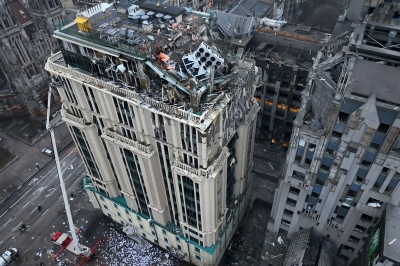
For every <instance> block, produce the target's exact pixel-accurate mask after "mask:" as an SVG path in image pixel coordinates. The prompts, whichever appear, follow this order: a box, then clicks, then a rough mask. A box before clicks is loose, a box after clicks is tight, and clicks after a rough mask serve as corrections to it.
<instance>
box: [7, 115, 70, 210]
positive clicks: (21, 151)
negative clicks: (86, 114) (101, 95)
mask: <svg viewBox="0 0 400 266" xmlns="http://www.w3.org/2000/svg"><path fill="white" fill-rule="evenodd" d="M56 122H57V121H54V123H56ZM54 134H55V138H56V143H57V149H58V151H59V152H60V151H61V150H62V149H63V148H64V147H65V146H67V145H68V144H69V143H70V142H71V141H72V137H71V135H70V134H69V131H68V128H67V125H66V124H65V123H62V124H61V125H59V126H58V127H56V128H55V130H54ZM0 137H1V138H3V141H2V142H0V146H1V147H3V148H5V149H7V150H8V151H10V152H11V153H13V154H15V155H16V156H18V157H17V158H16V159H15V160H14V161H12V162H11V163H9V164H8V165H7V166H6V167H4V168H3V169H1V170H0V182H1V184H2V189H1V190H0V203H2V202H3V201H4V200H5V199H6V198H7V197H9V196H10V195H11V194H12V193H13V192H14V191H16V190H17V189H18V188H19V187H20V186H21V185H22V184H23V183H25V182H26V181H27V180H29V179H30V178H31V177H32V176H34V175H35V174H36V173H37V172H38V170H37V169H36V163H38V165H39V167H40V168H42V167H44V166H46V165H47V164H50V163H54V159H53V158H52V157H49V156H46V155H44V154H43V153H42V149H44V148H47V149H50V150H53V146H52V143H51V138H50V134H46V135H44V136H43V137H42V139H41V140H39V141H38V142H36V143H35V144H34V145H32V146H31V145H29V144H27V143H26V142H24V141H22V140H20V139H17V138H15V137H14V136H13V135H11V134H7V132H4V131H0Z"/></svg>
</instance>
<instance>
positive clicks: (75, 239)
mask: <svg viewBox="0 0 400 266" xmlns="http://www.w3.org/2000/svg"><path fill="white" fill-rule="evenodd" d="M51 91H52V87H51V85H50V86H49V93H48V98H47V124H46V128H47V130H49V131H50V136H51V142H52V143H53V150H54V158H55V161H56V166H57V173H58V178H59V179H60V187H61V192H62V196H63V200H64V206H65V212H66V213H67V218H68V225H69V230H70V231H71V235H72V243H73V245H74V248H75V252H74V253H75V254H77V255H80V254H82V251H81V249H80V248H79V242H78V237H77V236H76V232H75V227H74V223H73V220H72V213H71V209H70V207H69V202H68V196H67V191H66V190H65V183H64V178H63V176H62V172H61V165H60V159H59V157H58V151H57V145H56V139H55V137H54V127H53V126H51V125H50V104H51Z"/></svg>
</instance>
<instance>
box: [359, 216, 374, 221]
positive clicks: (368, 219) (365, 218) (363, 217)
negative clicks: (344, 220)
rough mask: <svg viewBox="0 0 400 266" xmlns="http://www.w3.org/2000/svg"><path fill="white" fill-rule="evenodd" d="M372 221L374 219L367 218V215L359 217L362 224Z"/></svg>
mask: <svg viewBox="0 0 400 266" xmlns="http://www.w3.org/2000/svg"><path fill="white" fill-rule="evenodd" d="M373 219H374V217H372V216H369V215H367V214H363V215H361V221H363V222H372V220H373Z"/></svg>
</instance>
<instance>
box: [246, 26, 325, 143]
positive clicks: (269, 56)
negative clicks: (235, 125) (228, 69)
mask: <svg viewBox="0 0 400 266" xmlns="http://www.w3.org/2000/svg"><path fill="white" fill-rule="evenodd" d="M263 31H265V32H263ZM300 32H301V33H302V34H300ZM324 38H326V36H325V35H324V34H321V33H318V32H314V31H311V29H308V31H307V32H304V31H299V26H294V27H293V26H283V27H282V28H281V30H280V31H274V30H270V29H267V28H264V27H260V28H259V29H258V30H257V31H255V32H254V33H253V39H252V40H251V41H250V45H252V46H254V47H256V56H257V57H256V62H257V66H259V67H261V68H262V70H263V71H262V73H263V74H262V81H263V83H262V86H260V87H258V88H257V90H256V93H255V95H254V97H255V98H256V100H257V102H258V103H259V104H260V108H261V112H259V114H258V119H257V134H256V136H257V137H258V138H259V139H260V140H265V141H268V142H270V143H271V144H272V145H277V146H279V147H283V148H284V149H287V148H288V144H289V140H290V136H291V133H292V128H293V122H294V120H295V118H296V116H297V114H298V113H299V111H300V104H301V97H302V92H303V90H304V88H305V85H306V80H307V77H308V73H309V70H310V68H311V67H312V64H313V58H315V56H316V55H317V52H318V49H319V48H320V47H321V42H322V41H323V40H324Z"/></svg>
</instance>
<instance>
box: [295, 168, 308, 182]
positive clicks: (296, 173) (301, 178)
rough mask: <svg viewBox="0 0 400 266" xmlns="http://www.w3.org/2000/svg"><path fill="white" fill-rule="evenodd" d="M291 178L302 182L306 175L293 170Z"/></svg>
mask: <svg viewBox="0 0 400 266" xmlns="http://www.w3.org/2000/svg"><path fill="white" fill-rule="evenodd" d="M292 177H293V178H296V179H299V180H304V179H305V178H306V175H305V174H304V173H301V172H298V171H295V170H293V175H292Z"/></svg>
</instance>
